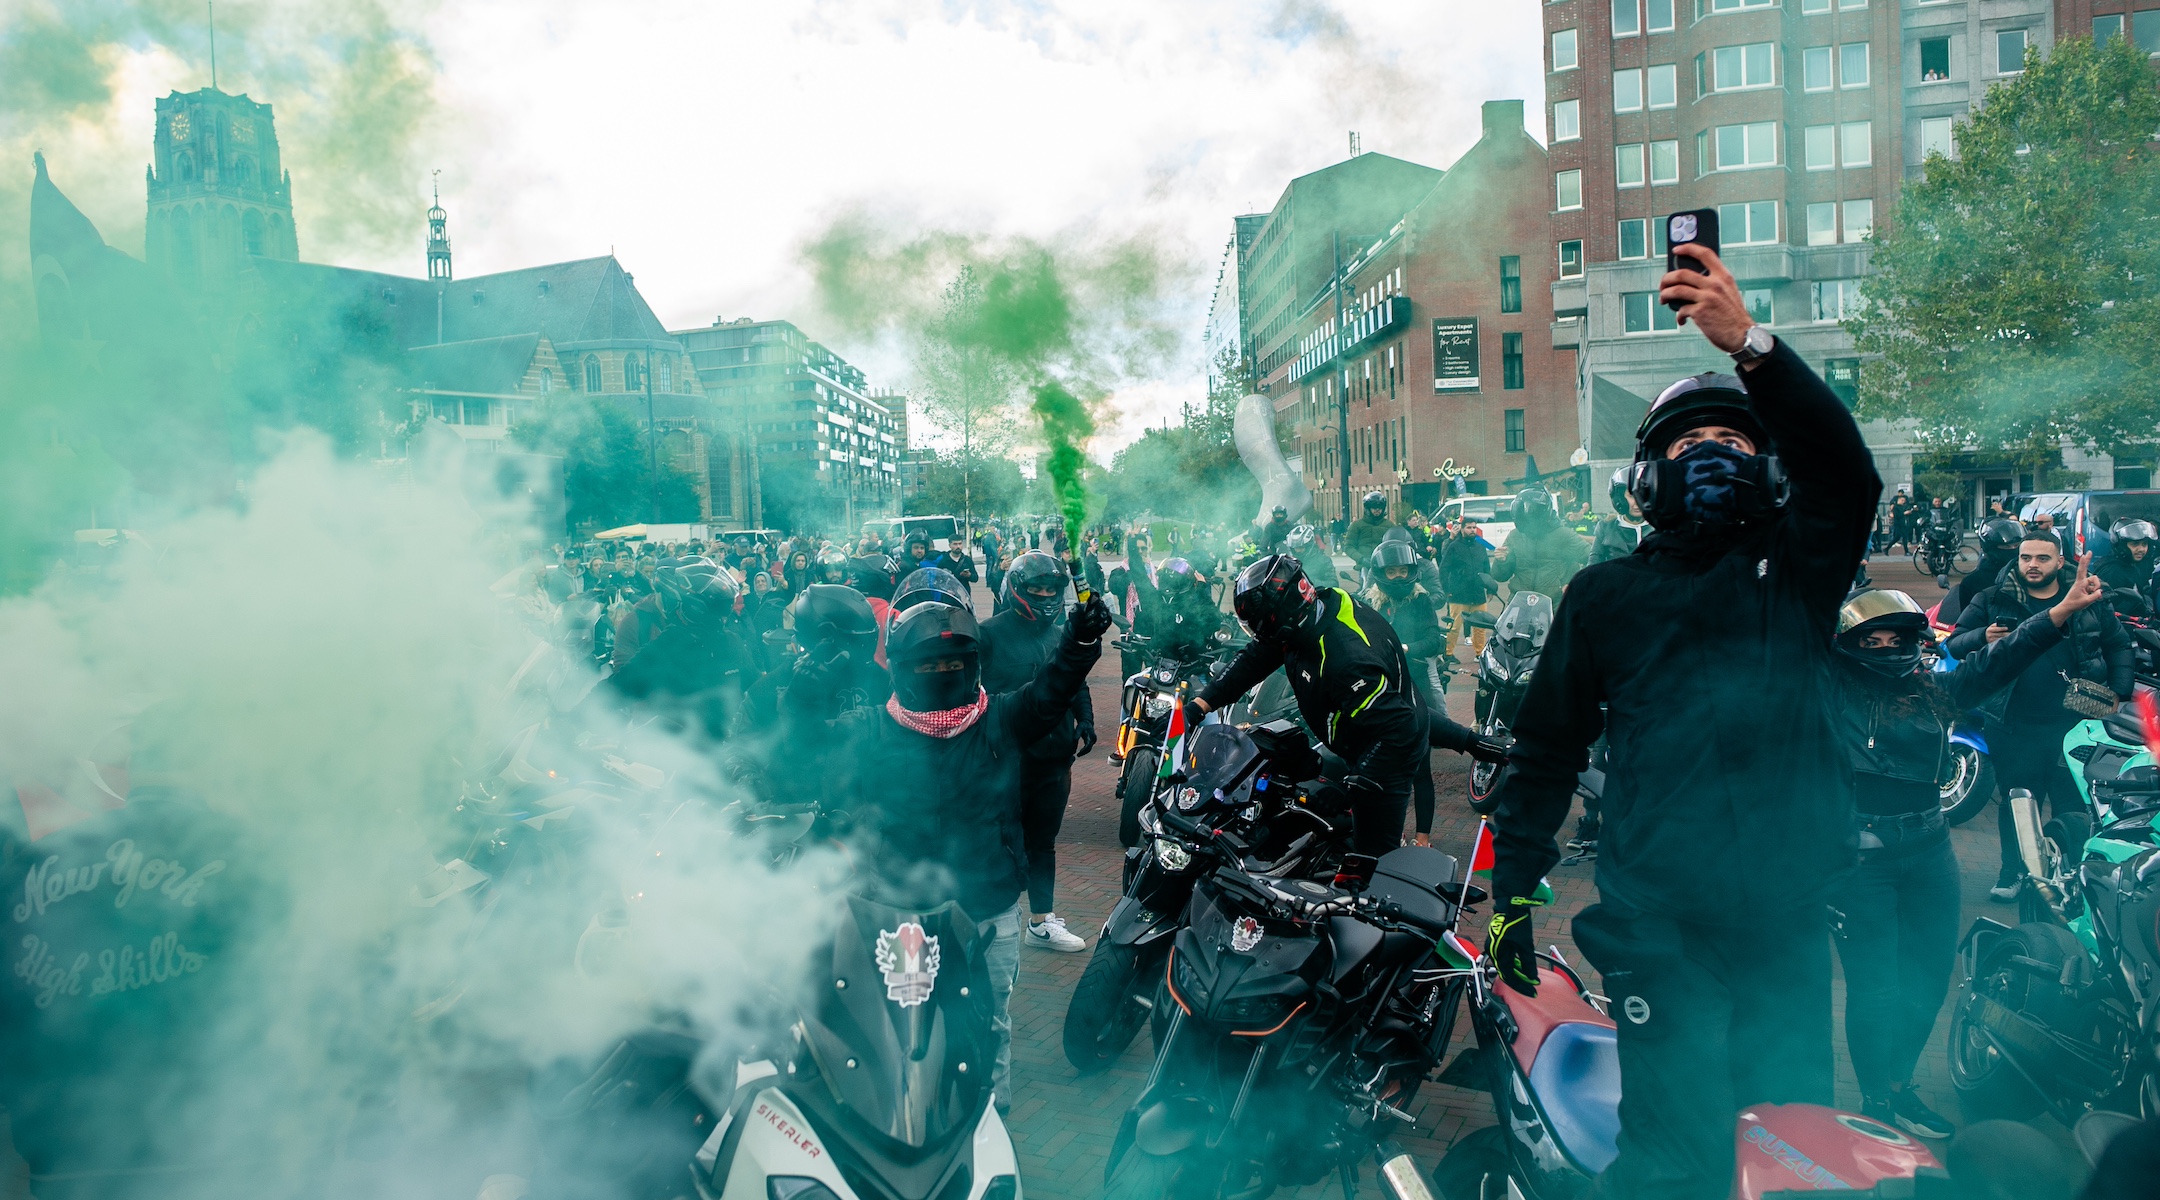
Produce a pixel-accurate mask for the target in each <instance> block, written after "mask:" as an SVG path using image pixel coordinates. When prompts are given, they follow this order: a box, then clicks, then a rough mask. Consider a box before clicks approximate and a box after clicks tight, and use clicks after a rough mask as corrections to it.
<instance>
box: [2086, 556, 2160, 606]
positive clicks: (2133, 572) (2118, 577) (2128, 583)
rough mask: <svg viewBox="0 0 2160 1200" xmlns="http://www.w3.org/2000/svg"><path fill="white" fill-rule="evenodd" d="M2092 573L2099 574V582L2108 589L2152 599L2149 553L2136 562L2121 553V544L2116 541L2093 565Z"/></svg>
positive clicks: (2151, 563) (2150, 559) (2151, 564)
mask: <svg viewBox="0 0 2160 1200" xmlns="http://www.w3.org/2000/svg"><path fill="white" fill-rule="evenodd" d="M2092 573H2093V574H2095V575H2097V576H2099V577H2100V582H2101V583H2103V584H2105V585H2106V586H2107V587H2108V588H2110V589H2114V590H2120V591H2125V592H2136V593H2137V594H2138V595H2139V596H2140V597H2142V598H2144V599H2146V600H2150V599H2152V585H2153V559H2152V556H2151V555H2149V554H2148V555H2146V557H2145V561H2144V562H2138V561H2137V560H2135V559H2133V558H2131V557H2130V556H2129V555H2128V554H2125V553H2123V552H2122V547H2121V544H2120V543H2118V544H2117V545H2116V548H2115V549H2114V550H2113V551H2111V552H2110V553H2109V554H2108V556H2107V557H2106V558H2103V559H2101V560H2100V561H2099V563H2098V564H2096V565H2095V566H2094V567H2093V569H2092Z"/></svg>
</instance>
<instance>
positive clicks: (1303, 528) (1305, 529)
mask: <svg viewBox="0 0 2160 1200" xmlns="http://www.w3.org/2000/svg"><path fill="white" fill-rule="evenodd" d="M1319 536H1320V535H1319V534H1317V533H1314V532H1313V527H1312V526H1310V525H1300V526H1298V527H1297V528H1296V529H1293V530H1291V531H1290V536H1289V537H1287V538H1285V539H1283V540H1284V542H1285V543H1286V544H1287V545H1288V546H1289V547H1290V548H1291V549H1292V550H1297V551H1304V550H1309V549H1311V548H1312V544H1313V542H1314V540H1316V539H1317V538H1318V537H1319Z"/></svg>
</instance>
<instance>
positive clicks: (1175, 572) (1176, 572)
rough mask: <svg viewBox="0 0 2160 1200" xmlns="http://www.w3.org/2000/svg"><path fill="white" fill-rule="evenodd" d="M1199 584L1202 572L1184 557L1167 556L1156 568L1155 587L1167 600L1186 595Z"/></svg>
mask: <svg viewBox="0 0 2160 1200" xmlns="http://www.w3.org/2000/svg"><path fill="white" fill-rule="evenodd" d="M1199 586H1200V573H1199V572H1198V571H1195V570H1193V565H1192V564H1191V563H1189V562H1187V561H1185V560H1184V559H1182V558H1166V559H1164V560H1162V565H1160V566H1158V567H1156V568H1155V587H1156V589H1157V590H1159V591H1161V592H1162V594H1163V598H1164V599H1166V600H1168V599H1174V598H1176V597H1178V596H1183V595H1186V594H1188V593H1190V592H1193V591H1195V590H1197V589H1198V588H1199Z"/></svg>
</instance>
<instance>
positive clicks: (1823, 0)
mask: <svg viewBox="0 0 2160 1200" xmlns="http://www.w3.org/2000/svg"><path fill="white" fill-rule="evenodd" d="M1800 11H1801V13H1802V14H1803V15H1805V16H1810V17H1812V16H1814V15H1815V14H1817V13H1826V12H1829V11H1830V0H1800Z"/></svg>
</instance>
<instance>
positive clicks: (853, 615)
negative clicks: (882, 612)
mask: <svg viewBox="0 0 2160 1200" xmlns="http://www.w3.org/2000/svg"><path fill="white" fill-rule="evenodd" d="M795 641H796V642H797V644H799V645H801V646H802V648H803V649H804V650H806V651H809V652H810V653H811V654H813V655H815V656H817V657H819V658H829V657H831V655H832V654H834V653H836V652H838V651H841V650H845V651H847V652H848V653H850V654H852V655H854V656H855V660H856V661H857V662H868V661H869V660H870V656H871V655H872V654H875V653H876V652H877V614H875V613H873V612H871V611H870V602H869V601H867V600H865V599H863V597H862V593H861V592H858V591H856V590H855V589H854V588H851V587H840V586H838V585H836V584H830V583H813V584H811V585H810V586H809V587H806V588H804V589H803V592H802V595H800V596H798V597H796V598H795Z"/></svg>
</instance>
